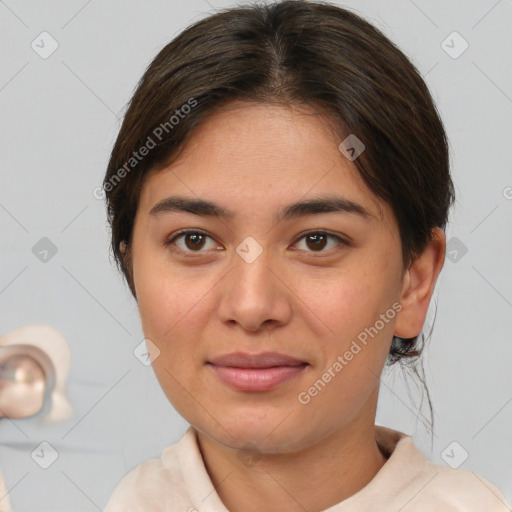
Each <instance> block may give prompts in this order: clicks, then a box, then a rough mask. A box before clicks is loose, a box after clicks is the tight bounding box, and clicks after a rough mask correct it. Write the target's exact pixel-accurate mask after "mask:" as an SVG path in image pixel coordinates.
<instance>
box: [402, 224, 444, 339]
mask: <svg viewBox="0 0 512 512" xmlns="http://www.w3.org/2000/svg"><path fill="white" fill-rule="evenodd" d="M445 251H446V235H445V233H444V231H443V230H442V229H441V228H437V227H436V228H434V229H433V230H432V237H431V240H430V241H429V243H428V245H427V247H426V248H425V250H424V251H423V252H422V253H421V254H420V255H418V256H417V257H416V259H415V260H414V261H413V262H412V263H411V266H410V267H409V269H408V270H407V271H406V273H405V275H404V279H403V286H402V293H401V297H400V303H401V305H402V310H401V311H400V313H399V314H398V316H397V320H396V324H395V332H394V334H395V336H398V337H400V338H414V337H416V336H418V335H419V334H420V332H421V330H422V328H423V324H424V323H425V318H426V316H427V312H428V306H429V304H430V299H431V297H432V293H433V292H434V287H435V284H436V281H437V278H438V276H439V273H440V272H441V269H442V268H443V264H444V258H445Z"/></svg>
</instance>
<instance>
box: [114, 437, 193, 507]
mask: <svg viewBox="0 0 512 512" xmlns="http://www.w3.org/2000/svg"><path fill="white" fill-rule="evenodd" d="M188 435H189V432H187V433H186V434H185V435H184V436H183V437H182V438H181V440H180V441H179V442H178V443H176V444H173V445H171V446H169V447H167V448H165V449H164V451H163V452H162V456H161V457H160V458H159V459H150V460H147V461H145V462H142V463H141V464H139V465H138V466H137V467H136V468H134V469H133V470H131V471H130V472H129V473H128V474H126V475H125V476H124V478H123V479H122V480H121V482H120V483H119V484H118V486H117V487H116V488H115V490H114V492H113V493H112V496H111V497H110V500H109V502H108V504H107V507H106V508H105V510H104V512H126V510H130V512H142V511H147V510H151V511H152V512H160V511H162V512H163V511H167V510H171V508H170V507H171V505H172V506H173V507H178V506H179V507H183V510H184V511H186V510H187V508H188V506H189V500H188V498H187V495H186V493H184V491H183V490H184V488H185V481H184V478H183V474H182V472H181V471H180V463H179V459H180V458H179V453H180V449H182V448H183V440H184V439H185V438H186V437H187V436H188Z"/></svg>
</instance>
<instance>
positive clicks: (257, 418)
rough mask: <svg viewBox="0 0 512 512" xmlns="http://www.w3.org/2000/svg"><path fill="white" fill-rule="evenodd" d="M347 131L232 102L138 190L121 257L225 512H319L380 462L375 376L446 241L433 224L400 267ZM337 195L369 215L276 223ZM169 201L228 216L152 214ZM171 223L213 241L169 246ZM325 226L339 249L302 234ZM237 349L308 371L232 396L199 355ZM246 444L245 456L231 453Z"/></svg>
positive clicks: (164, 379)
mask: <svg viewBox="0 0 512 512" xmlns="http://www.w3.org/2000/svg"><path fill="white" fill-rule="evenodd" d="M346 135H347V134H343V133H342V132H341V131H340V129H339V128H338V129H336V128H334V127H333V125H332V123H329V122H328V120H327V119H326V118H324V117H322V116H320V115H314V114H313V110H310V109H309V108H306V107H301V109H300V110H299V109H298V108H290V107H283V106H276V105H273V106H270V105H258V104H244V103H238V104H233V105H231V108H229V109H225V110H224V111H220V112H217V113H215V114H213V115H212V116H210V117H209V118H207V119H206V120H205V121H204V122H203V123H202V124H201V125H200V126H199V127H198V128H197V129H196V131H195V132H194V133H193V135H192V136H191V138H190V139H189V141H188V143H187V145H186V146H185V148H184V151H183V152H182V154H181V155H180V157H179V159H178V160H176V161H175V162H173V163H172V164H171V165H170V166H168V167H166V168H164V169H159V170H158V171H155V172H153V173H152V174H150V175H149V177H148V179H147V181H146V183H145V185H144V187H143V190H142V192H141V196H140V202H139V206H138V210H137V215H136V219H135V225H134V231H133V238H132V247H130V250H131V257H132V264H133V278H134V283H135V289H136V295H137V301H138V307H139V312H140V317H141V321H142V328H143V332H144V335H145V337H146V338H147V339H150V340H151V341H152V343H154V344H155V345H156V346H157V347H158V349H159V350H160V354H159V356H158V357H157V358H156V359H155V361H154V362H153V367H154V370H155V373H156V375H157V377H158V380H159V382H160V384H161V386H162V388H163V390H164V392H165V393H166V395H167V397H168V398H169V400H170V401H171V403H172V404H173V406H174V407H175V408H176V410H177V411H178V412H179V413H180V414H181V415H182V416H183V417H184V418H185V419H186V420H187V421H188V422H189V423H190V424H191V425H192V426H194V427H195V428H196V429H197V430H198V433H199V444H200V448H201V452H202V455H203V458H204V461H205V465H206V468H207V470H208V472H209V474H210V477H211V479H212V481H213V483H214V485H215V487H216V490H217V492H218V494H219V496H220V497H221V499H222V501H223V502H224V504H225V505H226V507H227V508H228V509H229V510H231V511H244V512H247V511H249V512H250V511H261V510H269V511H272V510H279V511H283V510H286V511H288V510H289V511H295V510H297V511H299V510H300V511H303V510H304V509H306V510H310V511H313V510H323V509H325V508H328V507H329V506H332V505H334V504H335V503H338V502H340V501H342V500H343V499H345V498H347V497H349V496H351V495H352V494H354V493H355V492H357V491H359V490H360V489H361V488H362V487H364V486H365V485H366V484H367V483H368V482H369V481H370V480H371V479H372V478H373V477H374V476H375V474H376V473H377V472H378V471H379V469H380V468H381V467H382V465H383V464H384V463H385V461H386V459H385V456H384V455H383V454H382V453H381V452H380V450H379V448H378V446H377V444H376V441H375V434H374V423H375V413H376V406H377V398H378V389H379V378H380V374H381V372H382V369H383V366H384V364H385V360H386V356H387V354H388V352H389V348H390V344H391V340H392V336H393V334H394V333H395V334H396V335H398V336H402V337H413V336H416V335H418V334H419V332H420V331H421V328H422V326H423V323H424V321H425V316H426V314H427V308H428V304H429V301H430V298H431V295H432V292H433V288H434V285H435V281H436V279H437V276H438V274H439V272H440V270H441V268H442V265H443V260H444V253H445V237H444V233H443V231H442V230H440V229H438V228H436V229H435V230H434V232H433V239H432V242H431V243H430V244H429V246H428V247H427V249H426V250H425V252H424V253H423V254H422V255H420V256H419V257H418V258H417V259H416V260H415V261H414V262H413V264H412V266H411V267H410V268H407V269H405V268H404V267H403V263H402V257H401V254H402V253H401V242H400V237H399V232H398V226H397V224H396V220H395V218H394V216H393V213H392V211H391V208H390V206H389V205H388V204H386V203H384V202H382V201H381V200H380V199H378V198H377V197H376V196H374V195H373V194H372V193H371V192H370V191H369V189H368V188H367V187H366V185H365V184H364V183H363V181H362V179H361V178H360V177H359V174H358V173H357V170H356V168H355V166H354V164H353V163H352V162H350V161H349V160H348V159H347V158H345V157H344V156H343V154H342V153H341V152H340V151H339V150H338V145H339V143H340V142H341V141H342V140H343V139H344V138H345V136H346ZM334 193H335V194H336V195H341V196H343V197H345V198H347V199H349V200H351V201H353V202H355V203H358V204H359V205H362V206H363V207H364V208H365V209H366V210H368V211H369V212H370V214H371V215H370V216H368V217H363V216H361V215H358V214H356V213H338V212H337V213H320V214H312V215H308V216H306V217H302V218H293V219H289V220H281V221H279V222H277V223H276V222H275V220H274V218H273V216H274V214H275V212H277V211H278V210H279V209H280V208H282V207H284V206H286V205H288V204H290V203H292V202H295V201H298V200H304V199H311V198H313V197H317V196H323V195H328V194H334ZM177 194H179V195H183V196H186V197H189V198H195V199H197V198H201V199H208V200H211V201H214V202H215V203H217V204H219V205H221V206H223V207H226V208H229V209H231V210H233V212H234V217H233V218H232V219H218V218H209V217H205V216H198V215H194V214H191V213H186V212H161V213H159V214H157V215H152V214H150V213H149V212H150V210H151V208H152V207H153V206H154V205H155V204H157V203H158V202H159V201H161V200H162V199H165V198H166V197H168V196H170V195H177ZM181 229H192V230H193V229H201V230H203V231H205V232H207V234H208V237H207V238H205V239H204V242H203V244H202V246H201V245H200V246H199V248H198V249H194V247H197V245H194V241H192V242H191V241H190V238H188V243H187V237H184V236H182V237H180V238H179V239H176V240H175V241H174V243H172V244H167V245H166V242H167V241H168V240H169V239H170V238H172V236H174V234H175V233H176V232H177V231H179V230H181ZM319 230H326V231H328V232H330V233H331V234H333V235H337V236H339V237H340V238H342V239H345V240H347V241H349V245H345V244H344V243H342V242H340V241H338V240H337V239H335V238H328V239H326V245H325V246H322V247H320V248H318V246H316V245H315V244H314V243H312V241H311V239H310V238H309V239H308V237H305V236H304V235H305V234H306V233H309V234H310V235H313V234H315V233H317V232H318V231H319ZM249 236H250V237H253V238H254V239H255V240H256V241H257V243H258V244H259V246H260V247H261V249H262V253H261V254H260V255H259V256H258V257H257V258H256V259H255V261H253V262H252V263H248V262H247V261H245V260H244V259H243V258H242V257H240V255H239V254H237V252H236V249H237V247H238V246H239V245H240V244H241V243H242V241H244V239H245V238H246V237H249ZM313 242H314V241H313ZM196 243H197V242H196ZM180 249H181V251H180ZM187 254H188V255H191V256H189V257H187ZM398 302H399V303H400V304H401V307H402V309H401V311H400V312H399V313H398V314H397V315H396V316H394V318H393V319H392V320H389V321H388V322H387V323H385V325H384V327H383V328H382V329H381V330H380V331H379V332H378V334H377V335H376V336H374V337H373V338H371V339H370V341H369V342H368V344H367V345H366V346H364V347H363V348H362V350H361V351H360V352H359V353H357V355H354V357H353V359H352V360H351V361H349V362H348V364H346V366H344V367H343V369H342V371H340V372H338V373H336V376H335V377H333V378H332V379H331V381H330V382H329V383H328V384H327V385H326V386H325V387H324V388H323V389H322V390H321V391H320V392H318V394H317V395H316V396H314V397H313V398H311V400H310V401H309V403H307V404H303V403H300V402H299V400H298V398H297V397H298V395H299V393H300V392H304V391H307V390H308V389H309V388H310V387H311V386H312V385H313V384H314V382H315V381H317V380H318V379H319V378H320V377H321V376H322V374H323V373H324V372H326V371H327V370H328V368H329V367H332V365H333V363H334V362H335V361H336V360H337V358H338V356H340V355H341V356H343V354H344V353H345V352H346V351H347V350H348V349H349V347H350V346H351V343H352V341H353V340H355V339H356V338H357V336H358V334H359V333H361V332H362V331H364V329H365V328H368V327H370V326H374V325H375V323H376V321H377V320H378V319H379V318H380V315H381V314H384V313H386V312H387V311H389V310H390V308H391V309H392V305H393V304H397V303H398ZM235 351H243V352H249V353H251V354H255V353H261V352H265V351H275V352H279V353H282V354H287V355H290V356H293V357H295V358H297V359H299V360H301V361H304V362H307V363H308V366H307V367H306V368H305V369H304V370H303V371H302V372H301V373H299V374H298V375H296V376H295V377H294V378H292V379H291V380H288V381H286V382H285V383H283V384H281V385H279V386H278V387H276V388H274V389H271V390H268V391H261V392H248V391H239V390H235V389H233V388H231V387H230V386H228V385H227V384H225V383H224V382H223V381H221V380H220V379H219V378H218V377H217V375H216V374H215V372H214V371H212V368H211V367H210V366H209V365H207V364H206V362H207V361H208V360H209V359H210V358H212V357H215V356H219V355H223V354H227V353H230V352H235ZM247 443H251V445H252V450H254V453H253V455H254V458H253V459H251V462H250V463H248V459H247V458H246V457H245V458H244V456H241V455H243V454H244V453H245V452H244V451H240V449H242V448H243V447H244V446H245V445H246V444H247ZM313 491H314V492H313Z"/></svg>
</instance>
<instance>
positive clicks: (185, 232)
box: [164, 229, 350, 257]
mask: <svg viewBox="0 0 512 512" xmlns="http://www.w3.org/2000/svg"><path fill="white" fill-rule="evenodd" d="M191 234H197V235H204V236H206V237H208V238H211V239H212V240H214V239H213V238H212V237H211V236H210V235H209V234H208V233H206V232H205V231H202V230H200V229H184V230H182V231H178V232H177V233H175V234H174V235H173V236H172V237H171V238H169V239H167V240H166V241H165V244H164V245H165V246H166V247H167V246H170V245H172V244H174V242H175V241H176V240H177V239H178V238H180V237H183V236H184V235H191ZM310 235H325V236H327V237H329V238H334V239H336V240H337V241H338V242H340V243H341V245H343V246H346V247H348V246H350V243H349V242H348V241H347V240H345V239H343V238H341V237H340V236H337V235H333V234H332V233H329V232H327V231H322V230H320V231H308V232H307V233H303V234H302V235H301V236H300V237H299V238H298V239H297V241H296V242H295V243H298V242H299V241H301V240H302V239H303V238H306V237H307V236H310ZM337 248H338V246H336V247H335V248H334V249H329V250H327V251H317V252H315V251H306V252H308V253H310V254H311V255H312V256H313V257H321V256H322V255H323V254H324V253H329V252H330V251H332V250H336V249H337ZM177 249H178V250H179V251H181V252H182V253H184V254H185V255H186V257H194V256H193V255H196V254H201V253H202V252H204V251H184V250H183V249H180V248H179V247H178V248H177Z"/></svg>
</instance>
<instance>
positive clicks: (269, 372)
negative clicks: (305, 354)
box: [208, 363, 307, 391]
mask: <svg viewBox="0 0 512 512" xmlns="http://www.w3.org/2000/svg"><path fill="white" fill-rule="evenodd" d="M208 364H209V365H210V366H211V367H212V368H213V369H214V370H215V372H216V373H217V375H218V376H219V377H220V378H221V379H222V380H223V381H224V382H226V383H227V384H229V385H231V386H233V387H234V388H236V389H239V390H241V391H266V390H268V389H272V388H274V387H275V386H278V385H279V384H282V383H283V382H286V381H287V380H289V379H291V378H293V377H295V376H296V375H298V374H299V373H300V372H301V371H302V370H304V368H306V366H307V364H301V365H300V366H273V367H271V368H235V367H233V366H217V365H213V364H211V363H208Z"/></svg>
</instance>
